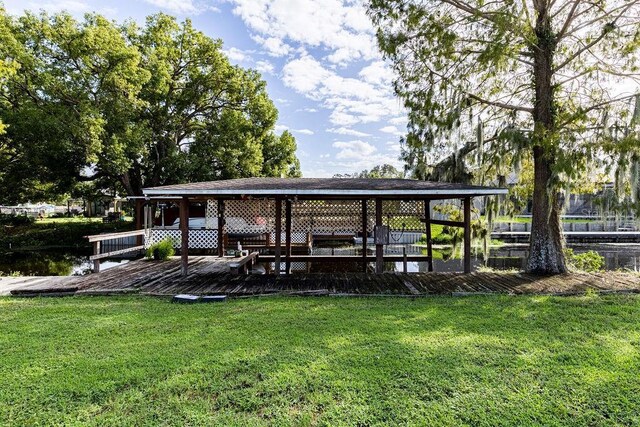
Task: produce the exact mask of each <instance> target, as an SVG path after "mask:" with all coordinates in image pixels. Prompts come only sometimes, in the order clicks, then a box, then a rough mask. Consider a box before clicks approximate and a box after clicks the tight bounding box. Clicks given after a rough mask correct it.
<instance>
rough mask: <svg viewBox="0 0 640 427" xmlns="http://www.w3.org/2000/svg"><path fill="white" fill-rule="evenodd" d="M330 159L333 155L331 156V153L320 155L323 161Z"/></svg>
mask: <svg viewBox="0 0 640 427" xmlns="http://www.w3.org/2000/svg"><path fill="white" fill-rule="evenodd" d="M329 157H331V154H329V153H325V154H320V158H321V159H327V158H329Z"/></svg>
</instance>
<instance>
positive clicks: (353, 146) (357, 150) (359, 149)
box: [332, 140, 377, 159]
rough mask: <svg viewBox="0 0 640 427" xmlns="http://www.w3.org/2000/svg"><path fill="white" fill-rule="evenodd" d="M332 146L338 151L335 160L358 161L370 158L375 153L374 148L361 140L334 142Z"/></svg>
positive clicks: (375, 149)
mask: <svg viewBox="0 0 640 427" xmlns="http://www.w3.org/2000/svg"><path fill="white" fill-rule="evenodd" d="M332 146H333V147H334V148H338V149H340V151H339V152H338V154H336V159H360V158H363V157H367V156H370V155H372V154H373V153H375V152H376V151H377V148H376V147H374V146H373V145H371V144H369V143H368V142H365V141H361V140H355V141H336V142H334V143H333V144H332Z"/></svg>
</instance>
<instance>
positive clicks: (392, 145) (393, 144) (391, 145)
mask: <svg viewBox="0 0 640 427" xmlns="http://www.w3.org/2000/svg"><path fill="white" fill-rule="evenodd" d="M386 146H387V151H395V152H396V153H398V154H399V153H400V149H401V148H402V147H401V146H400V143H399V142H398V141H387V143H386Z"/></svg>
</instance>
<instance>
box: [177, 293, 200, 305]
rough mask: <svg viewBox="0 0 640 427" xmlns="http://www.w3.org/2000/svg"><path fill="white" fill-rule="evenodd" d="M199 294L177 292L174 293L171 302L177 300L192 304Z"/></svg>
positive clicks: (196, 300)
mask: <svg viewBox="0 0 640 427" xmlns="http://www.w3.org/2000/svg"><path fill="white" fill-rule="evenodd" d="M199 299H200V296H198V295H189V294H179V295H174V297H173V299H172V300H171V301H172V302H179V303H183V304H193V303H194V302H198V300H199Z"/></svg>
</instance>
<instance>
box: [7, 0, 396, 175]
mask: <svg viewBox="0 0 640 427" xmlns="http://www.w3.org/2000/svg"><path fill="white" fill-rule="evenodd" d="M0 1H1V0H0ZM4 5H5V8H6V9H7V11H8V12H9V13H12V14H21V13H22V12H23V11H24V10H25V9H29V10H40V9H44V10H46V11H48V12H57V11H61V10H66V11H68V12H69V13H71V14H73V15H76V16H78V17H81V16H82V15H83V14H84V13H87V12H98V13H101V14H103V15H105V16H107V17H109V18H111V19H114V20H117V21H123V20H125V19H134V20H136V21H139V22H143V21H144V18H145V16H147V15H150V14H154V13H157V12H160V11H162V12H165V13H169V14H172V15H175V16H177V17H178V18H179V19H184V18H190V19H191V20H192V21H193V23H194V26H195V27H196V28H198V29H199V30H201V31H203V32H204V33H205V34H207V35H209V36H211V37H213V38H220V39H222V40H223V42H224V50H225V52H226V53H227V55H228V57H229V59H230V60H231V62H232V63H236V64H239V65H241V66H243V67H247V68H255V69H257V70H258V71H260V72H261V73H262V76H263V78H264V79H265V80H266V81H267V88H268V92H269V94H270V96H271V99H272V100H273V101H274V102H275V104H276V107H277V108H278V110H279V112H280V114H279V119H278V125H277V127H276V131H277V132H281V131H282V130H284V129H289V130H290V131H291V132H292V133H293V134H294V135H295V137H296V140H297V142H298V152H297V154H298V158H299V159H300V163H301V167H302V173H303V176H305V177H326V176H332V175H333V174H336V173H351V172H358V171H361V170H363V169H370V168H371V167H373V166H375V165H377V164H382V163H391V164H393V165H395V166H397V167H399V166H400V165H401V164H400V162H399V161H398V155H399V153H400V146H399V138H400V136H401V135H402V133H403V130H404V129H405V127H406V113H405V111H404V110H403V108H402V107H401V105H400V103H399V101H398V100H397V99H396V98H395V97H394V95H393V90H392V85H391V82H392V79H393V74H392V72H391V70H390V68H389V67H388V65H387V64H385V63H384V62H383V60H382V58H381V56H380V54H379V53H378V51H377V47H376V43H375V36H374V30H373V27H372V25H371V23H370V21H369V19H368V17H367V16H366V14H365V10H364V7H363V5H362V2H361V1H353V0H113V1H98V0H44V1H35V0H4Z"/></svg>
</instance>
